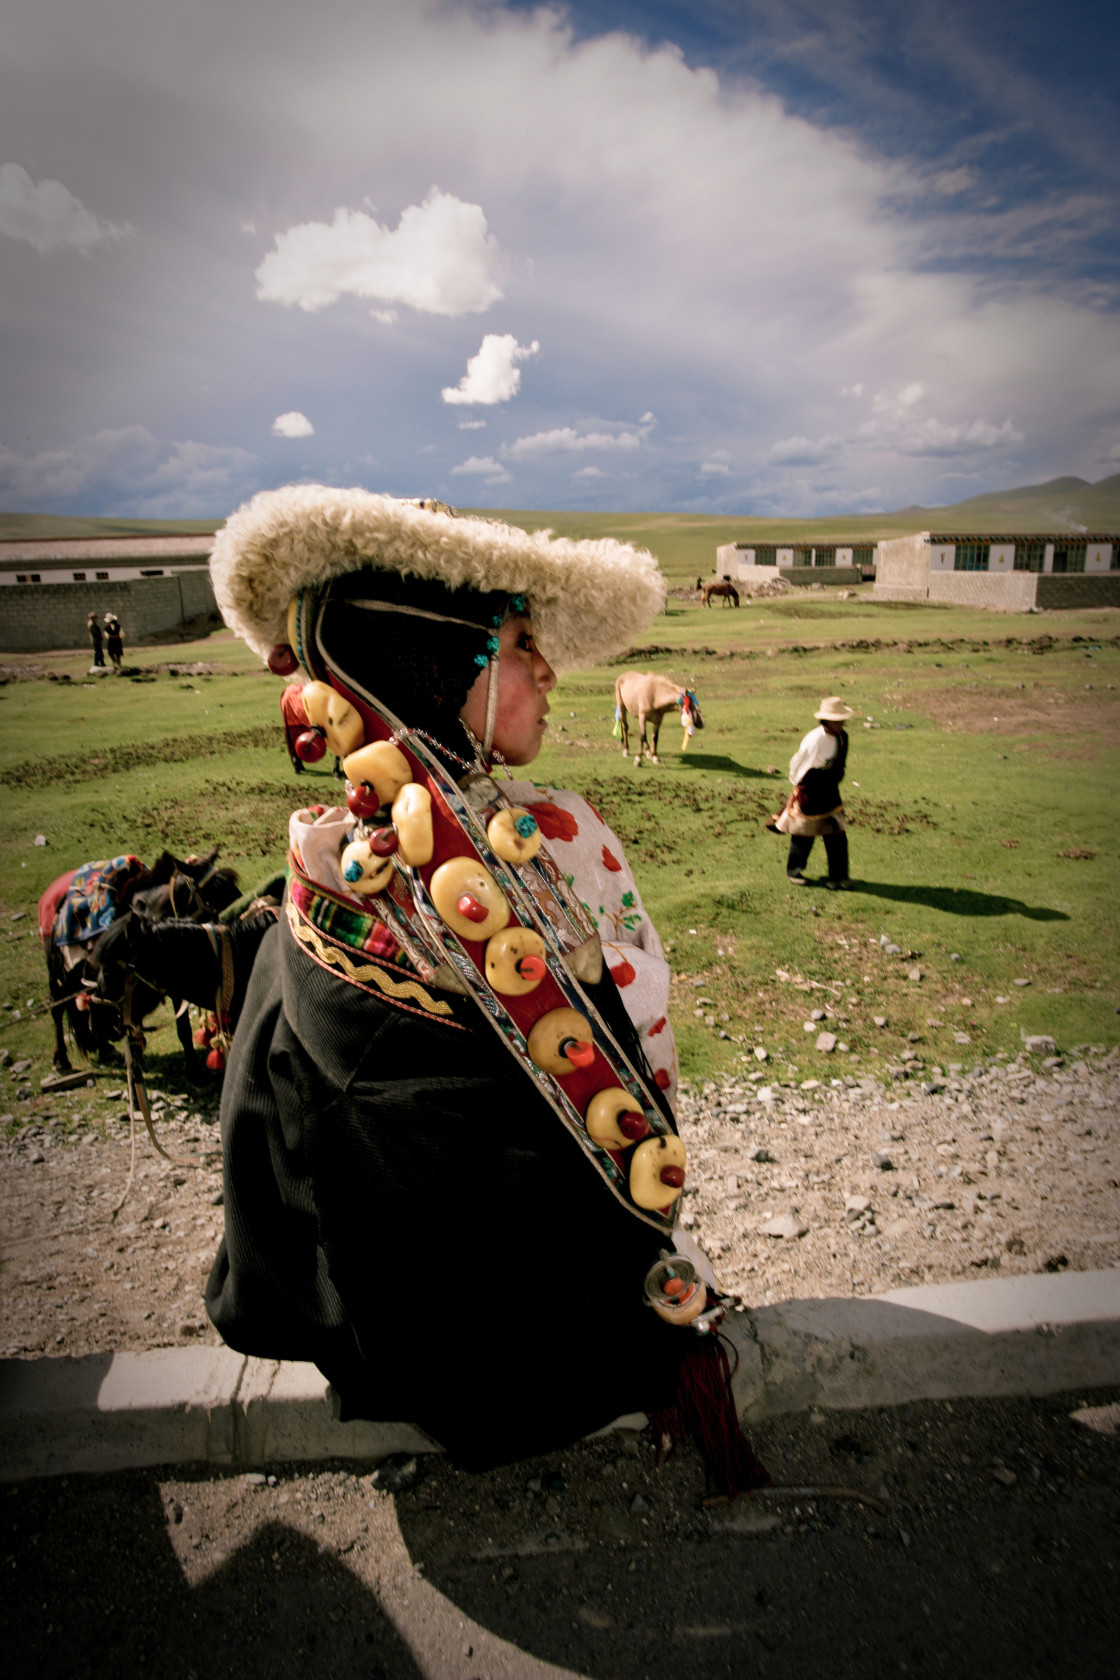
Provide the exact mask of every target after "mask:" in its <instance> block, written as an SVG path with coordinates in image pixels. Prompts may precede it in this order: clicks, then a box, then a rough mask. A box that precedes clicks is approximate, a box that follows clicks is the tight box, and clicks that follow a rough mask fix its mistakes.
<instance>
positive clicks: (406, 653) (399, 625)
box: [318, 567, 509, 757]
mask: <svg viewBox="0 0 1120 1680" xmlns="http://www.w3.org/2000/svg"><path fill="white" fill-rule="evenodd" d="M363 600H368V601H376V602H378V603H379V604H380V607H381V609H382V610H377V609H371V608H368V607H362V606H360V605H359V604H358V603H359V602H361V601H363ZM508 606H509V596H508V595H507V594H505V593H503V592H501V591H489V592H486V593H483V592H481V591H479V590H476V589H448V588H446V587H445V585H443V584H441V583H432V582H429V581H427V580H425V579H421V578H411V577H402V576H401V574H400V573H399V572H388V571H377V570H374V569H373V568H370V567H366V568H363V569H362V570H361V571H356V572H350V573H348V574H347V575H346V576H345V577H342V578H338V579H336V580H335V581H334V582H333V583H331V584H330V585H329V586H328V588H327V590H326V591H325V595H324V606H323V611H322V615H321V618H320V621H319V631H318V642H319V648H320V651H321V653H322V655H323V658H324V659H325V660H326V662H327V664H328V666H329V667H330V668H331V669H332V670H333V671H334V672H335V673H336V674H337V675H338V676H339V677H340V678H341V679H342V681H343V682H346V681H347V680H348V679H349V681H350V682H351V683H355V684H357V685H358V686H359V687H360V688H363V689H365V690H366V691H367V692H368V693H370V694H372V695H374V696H375V697H376V698H377V699H378V700H380V701H381V702H382V703H383V704H384V705H385V706H386V707H388V709H389V710H390V711H391V712H393V713H395V715H396V716H397V717H398V718H400V720H401V722H402V723H406V724H408V725H409V726H410V727H411V728H413V729H423V730H424V731H426V733H427V734H429V735H431V736H433V737H434V738H435V740H436V741H438V742H439V743H440V744H441V745H442V746H444V747H446V748H448V749H449V750H450V751H451V752H453V753H457V754H460V755H462V756H465V757H470V756H472V754H471V747H470V742H469V740H468V737H467V734H466V731H465V729H464V727H463V724H462V721H461V720H460V717H459V713H460V711H461V710H462V708H463V705H464V703H465V701H466V698H467V695H468V694H469V692H470V690H471V687H472V685H473V683H474V681H475V678H476V677H477V676H478V674H479V671H480V670H482V669H483V668H484V666H485V664H486V660H487V658H488V657H489V655H490V653H491V652H492V651H493V650H492V648H491V647H490V646H489V645H488V643H489V641H490V638H492V637H496V636H497V633H498V630H499V628H500V626H501V623H502V620H503V619H504V617H505V615H506V611H507V608H508ZM394 608H397V609H400V610H396V611H395V610H393V609H394ZM428 615H431V616H428ZM448 620H452V621H454V622H447V621H448Z"/></svg>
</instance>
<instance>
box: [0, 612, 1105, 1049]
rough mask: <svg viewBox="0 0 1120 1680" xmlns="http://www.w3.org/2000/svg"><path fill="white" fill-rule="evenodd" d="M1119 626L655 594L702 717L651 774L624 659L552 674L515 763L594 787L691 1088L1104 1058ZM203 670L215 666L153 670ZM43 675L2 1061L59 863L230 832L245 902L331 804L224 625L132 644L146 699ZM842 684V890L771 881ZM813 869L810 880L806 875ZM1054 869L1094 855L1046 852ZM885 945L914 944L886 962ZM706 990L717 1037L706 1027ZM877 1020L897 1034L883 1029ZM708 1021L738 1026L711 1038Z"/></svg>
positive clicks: (12, 741)
mask: <svg viewBox="0 0 1120 1680" xmlns="http://www.w3.org/2000/svg"><path fill="white" fill-rule="evenodd" d="M1118 633H1120V613H1115V612H1112V613H1110V612H1099V613H1083V614H1070V615H1062V616H1061V617H1060V618H1059V617H1058V616H1057V615H1046V616H1044V617H1042V618H1033V619H1029V620H1022V619H1010V618H1003V617H1001V616H997V615H993V614H980V613H969V612H965V611H963V610H958V609H953V608H945V607H920V608H913V609H902V610H899V609H897V608H894V607H889V606H884V605H881V604H880V605H876V604H874V603H873V602H871V601H869V600H868V599H866V598H863V599H860V600H856V601H852V602H846V603H842V602H836V601H834V600H827V599H826V600H824V601H818V600H815V599H801V598H796V597H795V598H794V599H793V600H784V599H783V600H780V601H773V602H764V603H759V604H758V605H756V606H754V607H752V608H750V609H741V610H740V611H739V612H738V613H735V612H732V611H726V612H725V611H722V610H716V611H707V612H705V611H704V610H703V609H701V608H699V607H686V606H679V605H677V604H674V609H673V611H672V613H671V614H670V615H669V616H668V617H664V618H662V619H659V620H658V622H657V623H656V624H655V625H654V626H653V628H652V630H651V631H650V634H649V637H648V638H647V642H648V645H650V646H652V647H657V648H662V649H665V650H666V651H664V652H660V653H658V654H656V655H655V656H654V658H653V660H652V664H653V665H654V667H655V668H657V669H661V670H664V671H666V672H669V673H671V674H673V675H674V676H675V677H676V678H677V679H678V680H684V679H687V680H688V682H689V684H690V686H695V688H696V689H697V691H698V693H699V695H700V699H701V702H702V704H703V707H704V711H705V715H706V719H707V727H706V729H705V730H704V731H703V732H702V733H700V734H698V735H697V736H696V737H695V738H694V741H693V744H692V748H691V749H690V751H689V753H688V754H687V755H686V756H684V757H683V758H682V756H681V753H680V731H679V729H678V728H677V727H676V725H675V724H674V723H672V722H671V721H667V722H666V724H665V728H664V731H663V734H662V742H661V745H662V749H663V752H662V764H661V765H660V767H658V768H652V767H648V766H645V767H643V768H642V769H641V770H640V771H639V770H636V769H635V768H634V767H633V765H632V763H630V762H629V761H628V760H625V759H623V757H622V755H621V753H620V751H619V749H618V746H617V743H616V742H615V741H614V740H613V739H612V737H611V727H612V721H613V695H612V687H613V681H614V677H615V675H616V674H617V668H610V669H607V668H600V669H596V670H590V671H582V672H577V673H574V674H573V675H571V676H568V677H566V678H565V679H564V681H563V682H562V683H561V685H560V686H559V688H558V689H557V691H556V694H555V696H554V699H553V725H554V727H553V729H552V730H551V731H550V734H549V737H548V740H547V742H546V746H545V750H544V752H543V753H542V756H541V758H540V760H539V761H538V763H537V765H536V766H535V767H534V770H533V774H534V776H535V777H536V779H538V780H542V781H553V782H556V783H559V784H560V785H564V786H568V787H572V788H575V789H577V790H579V791H581V792H585V793H586V794H587V795H588V796H589V797H590V798H591V799H592V800H593V802H594V803H595V804H596V806H597V807H598V808H599V809H600V810H602V812H603V814H604V816H605V817H606V819H607V820H608V822H610V823H611V824H612V826H614V827H615V828H616V830H617V831H618V833H619V834H620V836H621V837H622V839H623V841H624V843H625V845H626V849H627V853H628V855H629V857H630V859H631V862H632V863H633V865H634V868H635V872H636V874H637V876H638V879H639V884H640V886H641V888H642V891H643V894H644V897H645V901H646V905H647V907H648V909H649V911H650V913H651V915H652V916H653V918H654V920H655V921H656V923H657V925H658V927H659V928H660V930H661V932H662V935H663V937H664V938H665V939H666V940H667V941H668V942H669V943H670V944H671V946H672V961H673V964H674V967H675V969H676V971H677V973H678V976H679V985H678V1002H677V1006H676V1008H675V1011H674V1024H675V1026H676V1028H677V1032H678V1036H679V1039H680V1043H681V1050H682V1058H683V1062H684V1066H685V1069H686V1071H687V1072H688V1073H689V1074H691V1075H693V1076H702V1075H708V1074H711V1073H713V1072H716V1071H718V1070H719V1069H720V1068H732V1067H740V1066H741V1062H740V1057H742V1056H744V1055H747V1056H751V1052H752V1050H753V1046H754V1045H756V1044H760V1045H763V1046H765V1047H766V1049H767V1050H768V1051H769V1052H770V1058H771V1060H770V1064H769V1066H770V1071H772V1072H773V1073H774V1074H775V1075H776V1076H777V1077H782V1078H796V1079H802V1078H808V1077H810V1076H812V1077H817V1078H827V1077H830V1076H835V1075H836V1074H838V1073H840V1072H849V1071H853V1070H854V1071H857V1072H862V1071H876V1070H878V1069H880V1068H883V1067H885V1066H886V1065H888V1064H890V1063H892V1062H893V1061H894V1060H895V1059H896V1058H897V1056H898V1054H899V1051H900V1049H901V1048H902V1047H904V1045H905V1044H906V1042H907V1039H908V1036H909V1035H910V1034H911V1033H917V1034H919V1035H920V1037H921V1040H922V1044H921V1053H922V1055H923V1057H924V1058H925V1060H926V1061H927V1063H930V1062H940V1064H941V1065H942V1066H947V1065H948V1064H949V1063H950V1062H963V1063H964V1064H965V1065H966V1066H970V1065H972V1064H973V1063H974V1062H975V1061H977V1060H978V1059H980V1058H981V1057H984V1056H990V1055H991V1054H993V1053H995V1052H998V1051H1004V1052H1007V1053H1015V1052H1017V1051H1018V1049H1019V1047H1020V1043H1021V1033H1022V1032H1028V1033H1033V1032H1050V1033H1053V1034H1054V1036H1055V1038H1056V1039H1057V1040H1058V1043H1059V1045H1060V1046H1061V1047H1063V1048H1065V1049H1070V1048H1072V1047H1073V1046H1074V1045H1076V1044H1081V1043H1105V1042H1108V1043H1112V1042H1115V1039H1116V1036H1117V1026H1118V1023H1117V1019H1116V1015H1115V1009H1116V1006H1117V1004H1118V1003H1120V973H1118V963H1117V942H1116V926H1117V897H1118V891H1117V873H1118V872H1117V862H1118V856H1117V854H1118V850H1120V847H1118V838H1117V837H1118V833H1120V830H1118V825H1117V820H1116V819H1117V805H1118V797H1117V793H1116V789H1117V788H1118V787H1120V762H1118V759H1120V754H1118V742H1117V713H1118V701H1120V642H1118ZM196 658H202V659H208V660H210V661H212V662H213V663H214V664H215V666H216V668H217V674H215V675H212V676H191V677H188V676H173V675H169V674H168V673H167V672H166V670H163V671H159V672H158V674H157V673H156V672H155V670H154V668H155V667H158V666H161V665H166V664H167V663H174V664H176V665H180V666H181V665H183V664H186V663H189V662H190V661H191V660H193V659H196ZM35 663H36V664H40V665H41V664H45V665H46V666H47V667H48V669H49V670H50V671H51V673H52V674H53V675H54V676H55V677H56V678H59V677H62V676H65V675H67V674H68V675H69V676H70V678H71V680H70V681H69V682H67V681H61V680H55V681H50V680H45V679H42V678H40V680H35V681H21V682H9V683H7V684H6V685H5V686H3V687H0V719H2V720H3V724H4V727H3V729H2V730H0V785H2V787H3V795H4V831H5V839H6V845H5V846H4V848H3V850H2V851H0V930H2V931H0V939H2V941H3V943H2V944H0V1003H4V1002H7V1003H9V1004H12V1005H15V1006H17V1007H20V1008H21V1009H22V1010H23V1013H24V1018H23V1019H22V1020H21V1021H20V1022H19V1023H18V1024H11V1025H10V1026H9V1027H8V1030H7V1031H6V1032H5V1033H4V1034H3V1035H0V1043H2V1044H4V1045H6V1046H7V1047H8V1048H10V1049H11V1050H12V1052H13V1055H24V1054H33V1055H35V1056H36V1057H42V1056H44V1055H45V1054H46V1052H47V1049H48V1034H49V1027H48V1024H47V1022H46V1020H45V1019H43V1018H35V1019H30V1020H29V1019H28V1018H27V1014H26V1004H27V999H28V998H32V997H34V998H38V999H41V998H42V996H43V993H44V977H43V973H42V959H41V955H40V951H39V946H38V940H37V938H35V937H34V934H33V918H34V908H35V904H36V901H37V899H38V897H39V894H40V893H41V892H42V891H43V889H44V888H45V887H46V886H47V885H48V884H49V882H50V881H51V880H53V878H54V877H55V876H56V875H57V874H59V873H61V872H62V870H63V869H65V868H68V867H71V866H73V865H74V864H75V863H79V862H83V861H86V860H87V859H90V858H95V857H104V856H108V855H112V854H113V853H116V852H118V851H122V850H132V851H136V852H138V853H139V854H140V855H141V856H143V857H145V858H146V859H147V858H151V857H153V856H154V855H155V853H156V852H157V851H158V850H159V848H160V847H161V846H163V845H165V844H166V845H170V846H172V847H174V848H176V849H178V850H180V851H187V850H201V849H202V848H204V847H205V846H207V845H210V844H212V843H214V842H215V841H220V842H221V843H222V848H223V856H224V858H225V859H226V860H227V861H228V862H230V863H232V864H233V865H234V866H235V867H236V868H238V869H239V871H240V872H241V874H242V878H243V881H244V882H245V884H246V885H251V884H253V883H254V882H255V881H256V880H257V879H259V878H260V876H261V875H263V874H264V873H265V872H266V870H267V868H268V867H269V866H271V865H272V864H273V863H275V862H277V861H280V860H281V859H282V857H283V854H284V850H285V845H286V830H287V817H288V813H289V812H290V810H291V809H293V808H294V807H295V805H296V804H297V803H300V802H301V801H305V800H307V801H310V800H314V799H316V798H317V799H321V800H324V801H328V802H329V801H330V800H332V799H333V798H334V797H335V791H336V788H337V784H336V783H335V782H334V781H333V780H332V779H331V778H330V777H329V776H328V775H327V774H326V773H319V774H307V775H304V776H303V777H302V778H299V779H297V778H296V777H295V776H294V775H293V774H292V772H291V770H290V767H289V765H288V761H287V757H286V754H285V752H284V750H283V746H282V743H281V737H280V729H279V722H278V712H277V697H278V694H279V690H280V687H281V686H282V685H281V683H280V681H279V680H278V679H275V678H273V677H270V676H269V675H267V674H264V673H262V672H261V670H260V666H259V662H258V661H257V660H255V659H254V657H253V656H252V655H251V654H248V653H247V652H246V650H245V649H244V648H242V647H241V646H240V644H238V643H236V642H235V641H233V639H232V638H231V637H230V636H229V635H228V633H225V632H223V633H221V634H220V635H218V636H214V637H211V638H209V639H208V640H207V641H205V642H202V643H199V644H196V645H194V646H192V647H182V646H176V647H174V648H171V649H166V650H163V651H160V650H158V649H146V650H144V651H143V653H142V654H140V655H138V656H137V664H138V665H141V666H143V667H144V672H143V674H142V677H141V679H140V680H136V681H130V680H127V679H126V680H123V681H122V680H117V679H115V678H112V677H109V678H104V679H101V680H100V681H98V682H97V683H96V684H92V685H83V682H82V678H83V675H84V663H83V661H82V659H80V658H78V657H77V656H75V655H68V656H57V657H51V658H50V659H47V660H45V661H42V660H36V661H35ZM1089 685H1091V686H1089ZM834 692H839V693H840V694H842V695H844V696H845V697H846V698H847V699H848V700H849V703H850V704H852V705H853V706H855V707H857V708H858V709H859V711H860V712H861V713H863V714H869V715H870V717H871V718H872V719H873V721H874V722H875V724H876V725H878V727H877V728H872V729H865V728H864V727H863V725H862V720H861V719H856V720H855V723H854V725H853V727H852V732H851V733H852V747H851V756H850V759H849V769H848V779H847V782H846V784H845V804H846V808H847V810H848V813H849V819H850V830H851V832H850V841H851V853H852V873H853V878H854V879H855V881H856V882H857V889H856V890H855V891H853V892H852V893H850V894H831V893H827V892H825V891H824V890H823V889H821V888H819V887H815V886H814V887H810V888H806V889H792V888H790V887H789V886H788V885H787V883H786V880H785V871H784V857H785V849H786V842H784V841H783V840H781V839H779V838H778V837H777V836H775V835H772V834H769V833H767V832H766V831H765V829H764V827H763V822H764V819H765V817H766V816H767V815H768V814H769V813H770V812H772V811H774V810H776V809H777V808H778V807H779V805H780V803H781V801H782V799H783V798H784V795H785V791H786V788H787V783H786V781H785V770H786V767H787V765H788V761H789V756H790V753H791V752H792V751H793V749H794V747H795V746H796V744H797V742H798V740H799V738H800V736H801V734H802V733H803V732H804V731H805V730H806V729H807V728H809V727H810V726H811V723H812V713H813V711H814V709H815V707H816V705H817V703H818V701H819V699H820V697H821V696H822V695H823V694H826V693H834ZM997 718H998V719H999V722H998V723H997V722H996V721H995V720H996V719H997ZM857 784H858V785H857ZM37 834H43V835H45V836H46V838H47V841H48V844H47V846H46V847H37V846H35V845H34V839H35V836H36V835H37ZM820 851H821V848H820V846H819V845H818V847H817V848H816V850H815V852H814V856H813V859H812V860H811V865H810V872H811V873H823V870H824V859H823V855H822V856H818V855H817V854H818V853H820ZM1070 851H1073V852H1080V853H1088V854H1091V855H1089V856H1080V857H1076V856H1075V857H1068V856H1062V855H1061V854H1062V853H1065V852H1070ZM20 911H24V912H27V915H26V918H25V919H24V920H21V921H19V922H16V923H12V922H11V921H10V919H9V918H10V917H11V916H12V915H13V914H18V913H19V912H20ZM882 935H887V936H889V938H890V939H891V941H892V942H893V943H895V944H897V945H898V946H900V947H901V948H902V951H903V953H904V956H902V957H889V956H887V955H885V954H884V951H883V947H882V945H881V943H880V937H881V936H882ZM910 952H915V953H918V954H917V955H915V956H912V957H911V956H909V955H905V953H910ZM953 953H957V954H958V956H959V961H954V960H953ZM912 968H918V969H920V971H921V975H922V978H921V979H920V980H918V981H912V980H910V979H909V978H908V974H909V971H910V970H911V969H912ZM779 971H781V973H782V974H784V975H787V976H789V978H788V979H782V978H780V976H779ZM1016 979H1026V980H1029V981H1030V985H1029V986H1027V987H1016V986H1014V985H1013V982H1014V980H1016ZM693 980H700V981H701V982H702V985H701V987H700V988H693V987H692V985H691V984H690V982H692V981H693ZM798 981H800V982H802V984H801V985H800V986H799V985H798V984H797V982H798ZM808 982H816V985H817V988H820V987H830V988H833V989H832V990H831V991H822V990H820V989H813V988H811V987H809V986H808V984H807V983H808ZM697 996H707V997H712V998H714V999H716V1000H717V1003H716V1007H715V1009H714V1010H711V1011H708V1012H709V1013H714V1014H715V1015H716V1016H717V1017H718V1015H719V1014H720V1013H726V1014H727V1015H728V1016H729V1021H728V1022H727V1023H719V1022H718V1020H717V1025H716V1027H715V1028H711V1027H708V1026H706V1025H705V1024H704V1023H703V1021H702V1020H699V1021H698V1020H697V1019H696V1017H695V1016H694V1014H693V1010H694V1008H695V1007H696V997H697ZM999 997H1006V998H1008V999H1009V1000H1010V1001H1009V1002H1007V1003H999V1002H997V999H998V998H999ZM853 998H854V999H858V1002H856V1003H850V1002H849V1001H848V1000H849V999H853ZM964 999H969V1000H970V1001H969V1002H968V1003H965V1002H964V1001H963V1000H964ZM823 1001H829V1002H836V1003H837V1004H838V1007H839V1008H840V1011H841V1013H842V1014H843V1015H844V1016H846V1017H847V1020H846V1022H842V1023H841V1024H840V1026H839V1033H840V1037H841V1039H842V1041H843V1042H844V1043H845V1044H847V1045H848V1047H849V1049H848V1051H847V1052H838V1053H836V1054H834V1055H833V1056H831V1057H828V1058H826V1057H824V1056H822V1055H819V1054H818V1053H817V1052H816V1051H815V1049H814V1048H813V1044H814V1040H815V1036H816V1035H815V1032H814V1033H813V1034H809V1033H806V1032H804V1031H803V1026H802V1023H803V1021H804V1020H806V1019H807V1018H808V1014H809V1011H810V1010H811V1009H812V1008H813V1007H814V1006H819V1005H820V1004H821V1003H822V1002H823ZM874 1015H885V1016H886V1017H887V1018H888V1022H889V1025H888V1026H887V1027H886V1028H882V1029H877V1028H875V1027H874V1026H873V1025H872V1017H873V1016H874ZM0 1019H2V1017H0ZM9 1020H10V1017H9ZM931 1022H935V1023H940V1024H937V1025H931V1024H930V1023H931ZM721 1025H722V1027H723V1030H724V1031H726V1032H728V1033H729V1034H731V1035H732V1036H731V1038H729V1039H726V1040H723V1039H720V1038H719V1037H718V1036H717V1033H718V1031H719V1029H720V1026H721ZM955 1032H967V1033H968V1035H969V1037H970V1040H971V1043H970V1044H969V1045H967V1046H959V1045H958V1044H957V1043H956V1042H955V1038H954V1033H955ZM170 1043H171V1035H170V1034H169V1033H161V1034H159V1035H157V1038H156V1039H155V1040H154V1041H153V1053H154V1055H155V1057H156V1060H157V1063H158V1061H159V1059H160V1057H161V1056H162V1055H163V1054H164V1046H165V1045H166V1051H167V1053H168V1054H169V1053H170ZM850 1058H859V1060H858V1061H856V1060H852V1059H850ZM754 1065H755V1063H754V1060H753V1056H751V1066H754ZM37 1071H38V1070H37Z"/></svg>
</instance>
